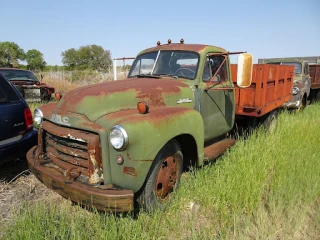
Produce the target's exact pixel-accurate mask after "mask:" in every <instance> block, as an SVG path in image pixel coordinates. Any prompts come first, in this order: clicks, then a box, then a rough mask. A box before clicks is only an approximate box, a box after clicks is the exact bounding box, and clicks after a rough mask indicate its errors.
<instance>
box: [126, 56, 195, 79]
mask: <svg viewBox="0 0 320 240" xmlns="http://www.w3.org/2000/svg"><path fill="white" fill-rule="evenodd" d="M198 62H199V55H198V53H196V52H191V51H172V50H170V51H166V50H159V51H157V52H149V53H145V54H141V55H140V56H138V57H137V58H136V59H135V61H134V63H133V65H132V68H131V70H130V72H129V75H128V77H129V78H132V77H139V76H160V77H161V76H172V77H174V78H187V79H195V77H196V73H197V69H198Z"/></svg>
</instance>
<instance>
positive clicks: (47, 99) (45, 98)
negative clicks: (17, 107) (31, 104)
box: [41, 92, 51, 103]
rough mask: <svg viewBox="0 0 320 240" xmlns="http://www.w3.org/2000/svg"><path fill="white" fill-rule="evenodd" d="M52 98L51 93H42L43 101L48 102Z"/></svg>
mask: <svg viewBox="0 0 320 240" xmlns="http://www.w3.org/2000/svg"><path fill="white" fill-rule="evenodd" d="M50 100H51V94H50V95H49V94H48V93H47V92H44V93H43V94H41V102H43V103H48V102H49V101H50Z"/></svg>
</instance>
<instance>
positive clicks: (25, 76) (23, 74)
mask: <svg viewBox="0 0 320 240" xmlns="http://www.w3.org/2000/svg"><path fill="white" fill-rule="evenodd" d="M0 72H1V73H2V74H3V75H4V76H6V78H8V79H9V80H10V81H11V80H21V81H36V82H39V80H38V79H37V78H36V76H35V75H34V74H33V73H32V72H29V71H23V70H15V69H1V70H0Z"/></svg>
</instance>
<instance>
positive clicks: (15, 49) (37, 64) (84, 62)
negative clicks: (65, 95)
mask: <svg viewBox="0 0 320 240" xmlns="http://www.w3.org/2000/svg"><path fill="white" fill-rule="evenodd" d="M61 56H62V63H63V67H62V68H63V69H64V70H96V71H103V72H108V71H109V70H110V67H111V65H112V60H111V53H110V51H109V50H105V49H104V48H103V47H101V46H98V45H95V44H93V45H86V46H81V47H79V48H78V49H75V48H70V49H68V50H66V51H63V52H62V53H61ZM22 62H26V65H24V64H23V63H22ZM0 67H9V68H24V69H29V70H46V69H48V68H50V69H52V68H53V69H61V66H48V65H47V63H46V61H44V56H43V54H42V53H41V52H40V51H39V50H37V49H31V50H28V51H27V52H25V51H24V50H23V49H22V48H20V47H19V45H18V44H16V43H14V42H8V41H7V42H0Z"/></svg>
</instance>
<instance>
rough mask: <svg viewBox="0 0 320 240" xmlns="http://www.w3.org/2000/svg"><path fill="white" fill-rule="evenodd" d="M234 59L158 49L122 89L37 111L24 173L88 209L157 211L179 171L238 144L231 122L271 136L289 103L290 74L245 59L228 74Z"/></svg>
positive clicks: (98, 89)
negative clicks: (257, 126)
mask: <svg viewBox="0 0 320 240" xmlns="http://www.w3.org/2000/svg"><path fill="white" fill-rule="evenodd" d="M231 54H239V53H231V52H228V51H226V50H224V49H222V48H220V47H215V46H209V45H202V44H185V43H184V41H183V40H181V41H180V43H171V41H168V43H167V44H161V43H160V42H158V43H157V45H156V46H154V47H151V48H148V49H145V50H143V51H141V52H140V53H139V54H138V55H137V57H136V58H135V60H134V62H133V65H132V68H131V69H130V72H129V73H128V76H127V79H125V80H118V81H113V82H105V83H99V84H94V85H90V86H86V87H81V88H77V89H74V90H71V91H69V92H67V93H66V94H65V95H64V96H63V97H62V98H61V100H60V101H59V102H56V103H49V104H46V105H43V106H41V107H40V108H38V109H36V110H35V112H34V119H35V121H36V122H37V123H38V124H40V128H39V135H38V145H37V146H34V147H33V148H32V149H30V150H29V152H28V153H27V159H28V164H29V167H30V170H31V171H32V173H33V174H34V175H35V176H36V177H37V178H38V179H39V180H40V181H41V182H42V183H44V184H45V185H46V186H47V187H49V188H51V189H53V190H54V191H56V192H57V193H59V194H61V195H62V196H64V197H65V198H68V199H71V200H72V201H74V202H77V203H79V204H81V205H84V206H87V207H94V208H96V209H98V210H102V211H110V212H127V211H132V210H133V209H134V206H135V203H138V204H139V206H140V207H141V208H143V209H145V210H147V211H153V210H154V209H163V208H164V207H165V206H166V205H167V203H168V202H169V201H170V199H172V196H173V194H174V191H175V190H176V188H177V187H178V185H179V182H180V177H181V173H182V171H183V170H184V169H187V168H188V167H189V166H191V165H193V166H201V165H203V164H204V163H205V162H207V161H211V160H212V159H215V158H217V157H218V156H220V155H221V154H223V152H224V151H225V150H226V149H228V148H229V147H231V146H232V145H233V144H234V143H235V142H236V140H235V139H232V138H230V137H228V133H229V132H230V131H231V130H232V129H233V127H234V123H235V119H236V118H237V119H239V121H240V120H244V121H245V122H248V121H252V122H259V123H262V124H267V125H268V126H273V127H274V126H275V125H274V123H275V122H276V119H277V109H278V108H279V107H280V106H281V105H282V104H283V103H285V102H286V101H288V100H289V99H290V98H291V97H292V93H291V91H292V84H293V83H292V81H293V71H294V67H292V66H277V65H266V64H255V65H254V66H253V64H252V55H251V54H248V53H241V54H240V55H239V60H238V64H237V65H233V66H231V64H230V60H229V55H231ZM231 71H232V72H231ZM233 80H234V82H235V83H236V84H237V86H235V84H234V82H233ZM253 120H255V121H253Z"/></svg>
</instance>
